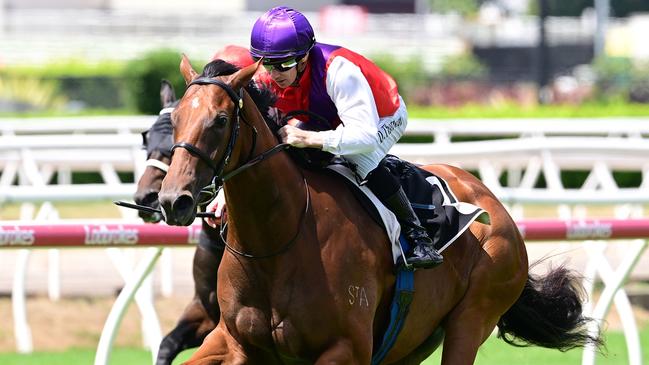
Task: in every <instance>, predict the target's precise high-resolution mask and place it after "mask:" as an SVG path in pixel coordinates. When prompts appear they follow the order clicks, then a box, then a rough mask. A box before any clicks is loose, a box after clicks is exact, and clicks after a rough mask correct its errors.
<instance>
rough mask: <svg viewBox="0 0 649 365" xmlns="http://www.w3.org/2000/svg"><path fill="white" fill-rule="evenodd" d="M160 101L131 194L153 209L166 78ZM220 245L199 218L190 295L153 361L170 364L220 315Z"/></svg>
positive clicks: (166, 132)
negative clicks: (200, 227) (218, 293)
mask: <svg viewBox="0 0 649 365" xmlns="http://www.w3.org/2000/svg"><path fill="white" fill-rule="evenodd" d="M160 101H161V104H162V107H163V110H162V111H161V112H160V115H159V116H158V119H157V120H156V121H155V122H154V123H153V125H152V126H151V128H150V129H149V130H147V131H146V132H144V133H143V140H144V143H143V145H144V148H145V149H146V152H147V167H146V169H145V170H144V173H143V174H142V176H141V177H140V179H139V180H138V184H137V191H136V192H135V196H134V200H135V203H137V204H139V205H144V206H148V207H151V208H156V209H157V208H159V204H158V192H159V191H160V186H161V184H162V179H163V178H164V176H165V175H166V173H167V169H168V168H169V161H170V159H171V146H172V145H173V127H172V125H171V109H173V107H174V106H175V104H176V95H175V93H174V90H173V87H172V86H171V84H170V83H169V82H167V81H163V82H162V85H161V88H160ZM138 214H139V216H140V218H142V220H144V221H145V222H149V223H158V222H160V220H161V219H162V215H161V214H160V213H151V212H147V211H143V210H140V211H139V213H138ZM223 249H224V246H223V241H222V240H221V236H220V235H219V232H218V230H217V229H214V228H212V227H210V226H209V225H208V224H206V223H205V222H203V225H202V229H201V233H200V236H199V245H198V246H197V247H196V251H195V252H194V259H193V265H192V275H193V279H194V297H193V298H192V300H191V302H190V303H189V304H188V305H187V306H186V307H185V310H184V311H183V313H182V315H181V317H180V319H179V320H178V322H177V323H176V326H175V327H174V328H173V329H172V330H171V332H169V333H168V334H167V335H166V336H165V337H164V338H163V339H162V341H161V343H160V348H159V350H158V358H157V359H156V365H170V364H171V362H172V361H173V359H174V358H175V357H176V356H177V355H178V354H179V353H180V352H181V351H183V350H185V349H188V348H192V347H198V346H199V345H200V344H201V343H202V342H203V340H204V339H205V336H207V334H208V333H210V332H211V331H212V330H213V329H214V327H216V323H217V322H218V320H219V316H220V313H219V306H218V302H217V301H216V274H217V268H218V266H219V262H220V261H221V257H222V256H223Z"/></svg>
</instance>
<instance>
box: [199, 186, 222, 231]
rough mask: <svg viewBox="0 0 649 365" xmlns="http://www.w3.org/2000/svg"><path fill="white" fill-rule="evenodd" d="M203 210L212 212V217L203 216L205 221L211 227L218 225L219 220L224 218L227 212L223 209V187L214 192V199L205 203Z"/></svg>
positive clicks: (219, 223)
mask: <svg viewBox="0 0 649 365" xmlns="http://www.w3.org/2000/svg"><path fill="white" fill-rule="evenodd" d="M205 211H206V212H214V218H212V217H206V218H203V219H204V220H205V223H207V224H208V225H209V226H210V227H212V228H216V227H218V226H220V225H221V222H222V221H223V220H224V219H227V213H226V209H225V194H224V193H223V189H219V192H218V193H217V194H216V198H214V200H212V201H211V202H210V203H209V204H208V205H207V207H206V208H205Z"/></svg>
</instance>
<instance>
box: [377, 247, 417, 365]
mask: <svg viewBox="0 0 649 365" xmlns="http://www.w3.org/2000/svg"><path fill="white" fill-rule="evenodd" d="M399 243H401V246H402V247H403V248H404V249H406V250H409V246H410V243H409V242H408V240H406V239H405V238H404V237H403V235H401V236H400V237H399ZM414 294H415V276H414V270H410V269H408V268H407V267H406V266H405V265H399V266H398V268H397V277H396V283H395V285H394V297H393V298H392V304H391V305H390V323H389V324H388V329H387V330H386V331H385V333H384V334H383V341H381V346H379V348H378V349H377V350H376V351H375V352H374V354H373V355H372V365H377V364H380V363H381V362H382V361H383V360H384V359H385V356H386V355H387V354H388V352H390V350H391V349H392V346H394V343H395V342H396V341H397V337H399V333H401V329H402V328H403V324H404V322H405V321H406V317H407V316H408V311H409V310H410V303H412V297H413V296H414Z"/></svg>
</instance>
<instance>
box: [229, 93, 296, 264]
mask: <svg viewBox="0 0 649 365" xmlns="http://www.w3.org/2000/svg"><path fill="white" fill-rule="evenodd" d="M248 101H249V100H246V102H248ZM257 114H258V113H257ZM248 118H249V119H252V120H249V122H252V124H253V125H254V126H255V128H256V129H257V131H258V133H259V134H258V136H257V141H256V145H255V147H254V149H253V153H252V155H253V157H254V156H258V155H260V154H262V153H264V152H266V151H268V150H270V149H271V148H272V147H274V146H275V145H276V144H277V140H276V138H275V136H273V135H272V133H271V132H270V130H269V129H268V127H267V126H266V124H265V122H264V121H263V119H262V118H261V115H256V116H250V115H249V116H248ZM262 123H263V124H262ZM241 132H242V135H241V137H242V139H243V140H244V141H247V142H246V143H242V145H241V147H240V150H239V153H238V155H239V159H238V160H239V162H238V163H239V165H241V164H244V163H245V162H246V161H245V159H246V158H247V157H248V154H249V151H250V150H251V148H252V147H251V146H252V144H251V141H252V134H251V129H250V128H248V127H242V130H241ZM306 188H307V187H306V185H305V181H304V178H303V175H302V173H301V171H300V170H299V169H298V167H297V166H296V165H295V164H294V163H293V161H292V160H291V159H290V157H289V156H288V154H287V153H286V152H279V153H276V154H274V155H272V156H269V157H267V158H266V159H264V160H263V161H261V162H259V163H257V164H255V165H253V166H251V167H249V168H248V169H246V170H244V171H243V172H241V173H240V174H238V175H236V176H234V177H233V178H231V179H230V180H228V181H226V183H225V185H224V189H225V194H226V200H227V204H228V216H229V217H230V218H231V219H229V222H230V223H229V225H230V231H233V230H234V232H233V233H234V234H235V235H236V237H237V238H238V240H239V241H240V242H245V245H246V247H245V249H250V250H252V249H253V247H248V246H252V245H257V244H258V245H261V246H262V247H261V248H260V250H261V251H258V252H269V251H272V246H273V245H277V246H281V245H282V244H284V243H286V241H288V240H290V239H291V237H292V236H293V235H294V234H295V231H296V229H299V228H298V227H297V226H298V225H299V224H300V223H301V222H300V219H301V218H302V215H303V211H304V209H305V205H306V199H307V198H306V195H307V191H306ZM284 231H286V232H284Z"/></svg>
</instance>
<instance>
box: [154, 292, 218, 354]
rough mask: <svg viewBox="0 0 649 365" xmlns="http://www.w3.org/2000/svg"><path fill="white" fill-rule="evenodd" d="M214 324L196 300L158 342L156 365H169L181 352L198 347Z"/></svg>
mask: <svg viewBox="0 0 649 365" xmlns="http://www.w3.org/2000/svg"><path fill="white" fill-rule="evenodd" d="M215 326H216V324H215V323H214V321H212V319H211V318H210V317H209V316H208V315H207V313H206V312H205V308H203V305H202V304H201V301H200V300H199V299H198V298H194V299H193V300H192V301H191V303H189V305H188V306H187V307H186V308H185V311H184V312H183V315H182V316H181V318H180V320H179V321H178V323H177V324H176V327H174V329H173V330H171V332H169V334H167V335H166V336H165V337H164V338H163V339H162V341H161V342H160V348H159V350H158V358H157V359H156V365H168V364H171V362H172V361H173V359H175V358H176V356H177V355H178V354H179V353H180V352H181V351H183V350H186V349H188V348H192V347H198V346H200V344H201V343H202V342H203V339H204V338H205V336H207V334H208V333H209V332H210V331H211V330H213V329H214V327H215Z"/></svg>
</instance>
